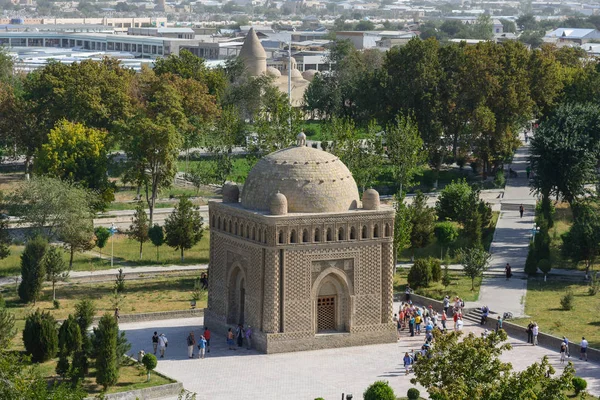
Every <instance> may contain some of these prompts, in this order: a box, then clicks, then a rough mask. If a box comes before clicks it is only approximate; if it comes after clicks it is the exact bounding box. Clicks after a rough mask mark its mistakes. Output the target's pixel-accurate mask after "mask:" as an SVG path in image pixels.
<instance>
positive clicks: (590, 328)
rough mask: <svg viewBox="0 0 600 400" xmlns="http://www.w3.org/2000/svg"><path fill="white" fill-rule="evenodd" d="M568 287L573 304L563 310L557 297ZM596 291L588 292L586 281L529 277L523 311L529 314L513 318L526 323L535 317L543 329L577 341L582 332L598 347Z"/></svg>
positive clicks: (599, 297) (598, 302) (599, 302)
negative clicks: (569, 308)
mask: <svg viewBox="0 0 600 400" xmlns="http://www.w3.org/2000/svg"><path fill="white" fill-rule="evenodd" d="M568 290H571V291H572V292H573V295H574V296H575V302H574V304H575V306H574V308H573V310H571V311H565V310H563V309H562V308H561V306H560V299H561V298H562V297H563V296H564V294H565V293H566V292H567V291H568ZM599 310H600V294H597V295H595V296H590V295H589V294H588V285H585V284H579V283H573V282H568V281H560V280H556V281H553V280H549V281H548V282H544V281H543V279H542V278H536V279H529V281H528V282H527V297H526V299H525V314H526V315H529V318H521V319H516V320H515V322H516V323H518V324H519V325H523V326H526V325H527V324H528V323H529V321H535V322H537V323H538V325H539V326H540V330H541V331H542V332H544V333H550V334H552V335H555V336H558V337H561V336H563V335H564V336H567V337H568V338H569V339H570V340H571V341H573V342H578V341H579V340H580V338H581V336H585V337H586V339H588V341H589V342H590V346H591V347H596V348H598V347H600V329H598V327H600V314H599V313H598V311H599Z"/></svg>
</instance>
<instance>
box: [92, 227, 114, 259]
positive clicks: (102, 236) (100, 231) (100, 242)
mask: <svg viewBox="0 0 600 400" xmlns="http://www.w3.org/2000/svg"><path fill="white" fill-rule="evenodd" d="M94 235H96V247H98V248H99V249H100V257H102V249H103V248H104V246H106V243H107V242H108V238H109V237H110V231H109V230H108V228H105V227H103V226H99V227H97V228H96V229H94Z"/></svg>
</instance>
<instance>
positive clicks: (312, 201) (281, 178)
mask: <svg viewBox="0 0 600 400" xmlns="http://www.w3.org/2000/svg"><path fill="white" fill-rule="evenodd" d="M299 143H303V142H302V140H301V139H300V138H299ZM278 192H280V193H281V194H283V195H284V196H285V198H286V199H287V203H288V212H289V213H323V212H342V211H348V210H352V209H356V208H357V207H358V204H359V196H358V188H357V187H356V182H355V181H354V178H353V177H352V174H351V173H350V171H349V170H348V168H347V167H346V166H345V165H344V163H343V162H341V161H340V159H339V158H337V157H336V156H334V155H333V154H330V153H327V152H325V151H322V150H318V149H314V148H312V147H306V146H302V145H299V146H294V147H288V148H286V149H283V150H278V151H276V152H273V153H271V154H269V155H267V156H265V157H263V158H262V159H260V160H259V161H258V162H257V163H256V165H255V166H254V168H252V170H251V171H250V173H249V174H248V178H247V179H246V182H245V184H244V190H243V191H242V206H243V207H244V208H246V209H250V210H258V211H269V205H270V203H271V199H272V198H273V196H274V195H275V194H277V193H278Z"/></svg>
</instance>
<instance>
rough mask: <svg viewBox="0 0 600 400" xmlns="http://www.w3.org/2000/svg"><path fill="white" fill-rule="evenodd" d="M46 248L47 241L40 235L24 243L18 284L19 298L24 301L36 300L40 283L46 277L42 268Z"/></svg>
mask: <svg viewBox="0 0 600 400" xmlns="http://www.w3.org/2000/svg"><path fill="white" fill-rule="evenodd" d="M47 249H48V242H47V241H46V239H44V238H43V237H41V236H35V237H33V238H32V239H30V240H28V241H27V243H26V244H25V249H24V250H23V254H21V283H20V284H19V290H18V292H19V298H20V299H21V301H23V302H25V303H29V302H31V301H33V304H35V302H36V301H37V300H38V298H39V296H40V292H41V290H42V284H43V283H44V279H45V278H46V271H45V270H44V255H45V254H46V250H47Z"/></svg>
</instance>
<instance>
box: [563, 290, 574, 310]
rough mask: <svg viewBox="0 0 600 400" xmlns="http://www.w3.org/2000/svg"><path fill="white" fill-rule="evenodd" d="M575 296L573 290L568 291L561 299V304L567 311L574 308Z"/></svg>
mask: <svg viewBox="0 0 600 400" xmlns="http://www.w3.org/2000/svg"><path fill="white" fill-rule="evenodd" d="M574 300H575V297H574V296H573V292H571V291H568V292H567V293H565V295H564V296H563V297H562V298H561V299H560V306H561V307H562V309H563V310H565V311H570V310H572V309H573V307H574V304H573V301H574Z"/></svg>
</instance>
